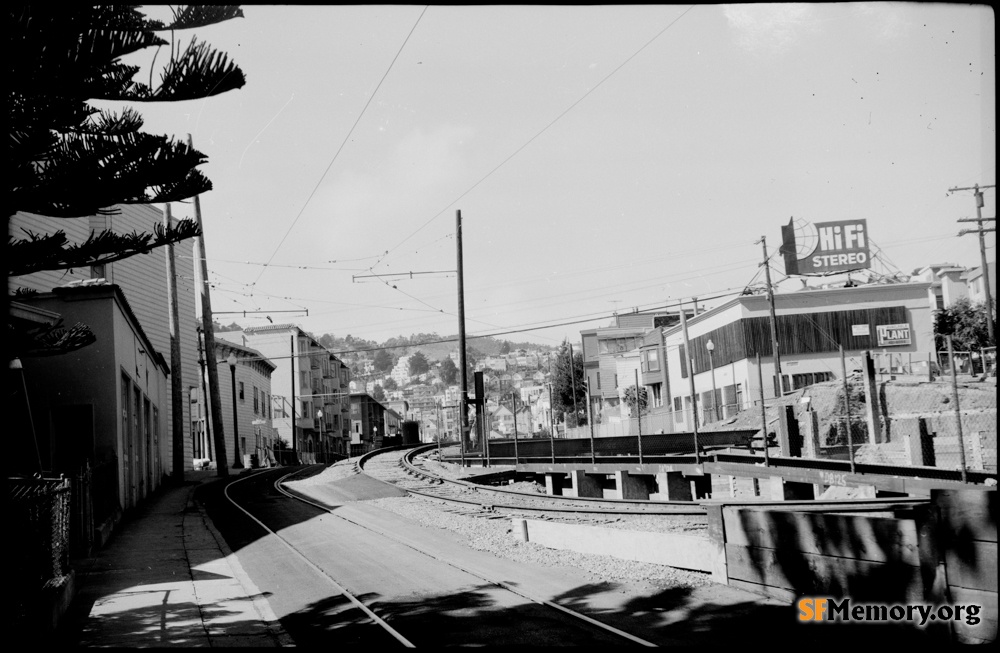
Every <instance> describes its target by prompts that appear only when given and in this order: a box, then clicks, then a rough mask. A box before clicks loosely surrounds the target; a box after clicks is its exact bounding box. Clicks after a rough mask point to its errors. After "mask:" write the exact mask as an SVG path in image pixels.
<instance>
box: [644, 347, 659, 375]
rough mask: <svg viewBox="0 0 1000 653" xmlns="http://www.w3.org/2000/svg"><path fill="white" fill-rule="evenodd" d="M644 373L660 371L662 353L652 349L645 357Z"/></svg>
mask: <svg viewBox="0 0 1000 653" xmlns="http://www.w3.org/2000/svg"><path fill="white" fill-rule="evenodd" d="M643 363H644V364H643V368H642V371H643V372H658V371H659V370H660V352H658V351H656V350H655V349H650V350H649V351H647V352H645V355H644V356H643Z"/></svg>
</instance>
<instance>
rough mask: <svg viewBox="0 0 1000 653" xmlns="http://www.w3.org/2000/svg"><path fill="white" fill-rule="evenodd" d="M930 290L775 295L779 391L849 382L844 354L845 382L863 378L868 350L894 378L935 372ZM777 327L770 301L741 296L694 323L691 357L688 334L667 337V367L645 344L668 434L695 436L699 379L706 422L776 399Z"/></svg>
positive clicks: (877, 287) (647, 377) (886, 287)
mask: <svg viewBox="0 0 1000 653" xmlns="http://www.w3.org/2000/svg"><path fill="white" fill-rule="evenodd" d="M929 289H930V284H929V283H899V284H871V285H861V286H853V287H845V288H828V289H819V290H800V291H798V292H789V293H778V294H775V295H774V310H775V315H776V319H775V325H776V337H777V342H778V351H779V353H780V359H781V391H782V392H788V391H791V390H796V389H798V388H802V387H805V386H808V385H811V384H812V383H816V382H819V381H825V380H829V379H833V378H842V374H843V372H842V370H843V366H842V364H841V354H840V350H841V348H843V350H844V356H845V359H846V368H847V371H848V373H851V372H852V371H854V370H860V369H861V366H862V361H863V358H862V357H863V356H864V352H865V351H877V352H879V353H880V354H882V356H883V361H882V364H883V365H885V366H887V367H889V368H890V369H893V368H895V369H903V368H907V369H910V368H912V367H913V366H914V365H915V366H920V365H922V364H928V362H929V360H930V357H931V355H932V352H934V350H935V348H934V334H933V311H932V309H931V306H930V305H929V302H928V291H929ZM770 325H771V321H770V306H769V302H768V299H767V297H766V296H765V295H744V296H740V297H737V298H735V299H733V300H731V301H729V302H727V303H725V304H722V305H720V306H718V307H716V308H712V309H709V310H707V311H705V312H704V313H700V314H698V315H697V316H693V317H692V318H691V319H689V320H688V323H687V331H688V341H689V343H690V351H688V352H685V348H684V334H683V329H682V328H681V327H680V326H675V327H671V328H668V329H665V330H664V332H663V337H664V344H665V349H666V365H665V368H664V367H661V363H660V361H662V360H663V353H662V350H661V349H660V347H659V346H658V343H656V342H655V340H657V339H658V338H655V339H654V338H653V337H650V338H648V339H647V340H646V341H645V342H644V343H643V346H642V347H641V352H640V353H641V357H642V367H641V369H642V380H641V383H642V384H643V385H645V386H647V390H648V391H649V392H650V393H651V394H652V395H653V396H660V397H662V398H663V402H664V409H667V410H668V411H669V412H670V413H671V414H672V418H671V422H670V423H669V424H668V425H667V427H668V428H666V429H665V430H667V431H668V432H669V430H671V428H670V427H672V430H683V431H688V430H691V428H692V427H693V414H692V410H691V408H692V396H691V381H690V378H689V374H692V373H693V379H694V393H695V395H696V401H697V402H698V406H699V416H698V419H699V423H703V422H706V421H714V420H718V419H725V418H726V417H728V416H730V415H731V414H733V413H735V412H738V411H740V410H746V409H747V408H749V407H751V406H752V404H753V402H754V401H755V400H759V399H760V398H761V396H762V394H763V397H765V398H771V397H774V396H775V394H776V392H777V387H776V386H777V382H776V381H775V359H774V351H773V349H772V345H771V326H770ZM651 335H655V334H651ZM758 356H759V357H760V361H761V362H760V365H759V366H758V363H757V359H758ZM761 379H763V389H762V385H761ZM654 412H656V411H654ZM659 412H664V411H663V409H661V411H659Z"/></svg>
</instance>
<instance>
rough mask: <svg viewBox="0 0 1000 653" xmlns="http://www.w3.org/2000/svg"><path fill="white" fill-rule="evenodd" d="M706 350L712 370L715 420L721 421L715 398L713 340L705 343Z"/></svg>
mask: <svg viewBox="0 0 1000 653" xmlns="http://www.w3.org/2000/svg"><path fill="white" fill-rule="evenodd" d="M705 349H707V350H708V366H709V368H710V369H711V370H712V412H713V413H715V419H716V420H718V419H719V403H718V402H717V401H716V396H715V360H714V359H713V358H712V352H713V351H715V343H714V342H712V340H711V338H710V339H709V341H708V342H706V343H705Z"/></svg>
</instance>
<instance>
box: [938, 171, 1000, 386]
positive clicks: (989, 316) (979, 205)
mask: <svg viewBox="0 0 1000 653" xmlns="http://www.w3.org/2000/svg"><path fill="white" fill-rule="evenodd" d="M995 187H996V185H995V184H990V185H989V186H980V185H979V184H976V185H975V186H972V187H971V188H949V189H948V192H949V193H953V192H955V191H958V190H971V191H972V192H973V195H974V196H975V198H976V219H975V223H976V228H975V229H962V230H961V231H959V232H958V235H959V236H964V235H965V234H969V233H973V232H975V233H978V234H979V261H980V265H982V270H983V290H984V291H986V333H987V334H988V336H989V339H990V344H992V345H995V344H996V338H995V337H994V335H993V295H991V294H990V269H989V267H988V266H987V263H986V241H985V240H984V238H983V234H984V233H986V232H987V231H992V232H996V227H988V228H983V221H984V220H985V221H987V222H996V220H997V219H996V216H993V217H992V218H984V217H983V191H982V189H983V188H995ZM959 222H973V220H972V219H965V218H963V219H960V220H959ZM984 369H985V368H984Z"/></svg>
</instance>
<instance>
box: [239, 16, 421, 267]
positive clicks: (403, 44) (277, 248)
mask: <svg viewBox="0 0 1000 653" xmlns="http://www.w3.org/2000/svg"><path fill="white" fill-rule="evenodd" d="M426 12H427V7H426V6H425V7H424V8H423V9H422V10H421V12H420V15H419V16H417V20H416V21H415V22H414V23H413V27H411V28H410V31H409V33H408V34H407V35H406V38H405V39H403V43H402V44H401V45H400V46H399V50H397V51H396V56H394V57H393V58H392V61H391V62H389V67H388V68H386V70H385V73H384V74H383V75H382V79H380V80H379V82H378V84H377V85H376V86H375V90H373V91H372V93H371V95H370V96H369V97H368V101H367V102H365V106H364V107H363V108H362V109H361V113H359V114H358V117H357V119H356V120H355V121H354V124H353V125H351V128H350V129H349V130H348V131H347V135H346V136H344V140H343V141H342V142H341V143H340V147H338V148H337V151H336V152H335V153H334V155H333V158H332V159H330V163H329V164H328V165H327V166H326V169H325V170H324V171H323V174H322V175H320V178H319V181H317V182H316V185H315V187H314V188H313V190H312V192H311V193H309V197H307V198H306V201H305V203H303V205H302V208H301V209H299V212H298V214H297V215H296V216H295V219H294V220H292V224H290V225H289V226H288V230H287V231H285V235H284V236H282V237H281V240H280V241H278V245H277V246H276V247H275V248H274V252H272V253H271V257H270V258H269V259H268V260H267V263H266V264H265V265H264V268H263V269H262V270H261V271H260V274H258V275H257V278H256V279H254V281H253V284H252V285H257V282H258V281H260V278H261V277H262V276H264V273H265V272H266V271H267V268H268V266H270V265H271V262H272V261H274V257H275V256H276V255H277V254H278V251H279V250H280V249H281V246H282V245H284V243H285V240H286V239H287V238H288V234H290V233H292V229H294V228H295V225H296V224H297V223H298V221H299V218H301V217H302V214H303V213H304V212H305V210H306V207H308V206H309V202H310V201H312V198H313V197H314V196H315V195H316V192H317V191H318V190H319V187H320V185H321V184H322V183H323V180H324V179H325V178H326V175H327V174H328V173H329V172H330V168H332V167H333V164H334V162H336V160H337V157H339V156H340V153H341V151H342V150H343V149H344V146H345V145H347V141H348V140H350V138H351V135H352V134H353V133H354V129H355V128H356V127H357V126H358V123H359V122H361V118H362V117H364V115H365V112H366V111H367V110H368V107H369V106H370V105H371V103H372V100H374V99H375V96H376V95H377V94H378V91H379V89H380V88H381V87H382V83H383V82H384V81H385V78H386V77H388V76H389V72H390V71H391V70H392V67H393V65H395V63H396V60H397V59H399V55H400V54H402V52H403V48H405V47H406V44H407V42H408V41H409V40H410V37H411V36H412V35H413V32H414V31H415V30H416V29H417V25H419V24H420V19H421V18H423V17H424V13H426Z"/></svg>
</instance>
